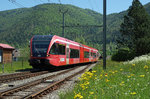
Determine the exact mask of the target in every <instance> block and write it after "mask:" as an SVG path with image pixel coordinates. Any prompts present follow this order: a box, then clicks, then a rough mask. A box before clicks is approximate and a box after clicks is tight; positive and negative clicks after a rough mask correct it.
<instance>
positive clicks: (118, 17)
mask: <svg viewBox="0 0 150 99" xmlns="http://www.w3.org/2000/svg"><path fill="white" fill-rule="evenodd" d="M145 8H146V11H147V12H148V13H149V14H150V3H148V4H146V5H145ZM60 10H61V12H62V11H66V10H68V12H67V13H66V14H65V25H69V26H73V25H78V24H79V25H87V26H88V25H102V15H101V14H99V13H97V12H95V11H92V10H89V9H81V8H79V7H76V6H72V5H60V4H42V5H37V6H35V7H32V8H23V9H14V10H9V11H1V12H0V41H1V42H3V43H8V44H11V45H14V46H16V47H19V46H26V44H27V43H28V41H29V40H30V38H31V37H32V36H33V35H37V34H39V35H40V34H43V35H49V34H52V35H59V36H62V13H61V12H60ZM126 14H127V11H123V12H120V13H114V14H110V15H108V16H107V43H110V42H115V40H116V37H117V36H118V35H119V34H120V32H119V28H120V24H121V23H122V22H123V17H124V15H126ZM65 37H66V38H68V39H71V40H77V41H81V42H82V41H85V42H86V43H87V44H88V45H91V46H93V44H94V45H97V46H96V47H101V45H99V44H102V27H101V28H97V27H66V28H65Z"/></svg>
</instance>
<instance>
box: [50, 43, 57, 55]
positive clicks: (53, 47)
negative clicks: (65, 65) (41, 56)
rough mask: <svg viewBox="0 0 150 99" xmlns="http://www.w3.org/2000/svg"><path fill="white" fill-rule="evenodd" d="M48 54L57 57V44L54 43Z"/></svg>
mask: <svg viewBox="0 0 150 99" xmlns="http://www.w3.org/2000/svg"><path fill="white" fill-rule="evenodd" d="M50 54H53V55H58V44H57V43H54V44H53V45H52V47H51V50H50Z"/></svg>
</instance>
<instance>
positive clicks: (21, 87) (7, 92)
mask: <svg viewBox="0 0 150 99" xmlns="http://www.w3.org/2000/svg"><path fill="white" fill-rule="evenodd" d="M76 68H78V67H74V68H71V69H69V70H66V71H62V72H60V73H57V74H54V75H51V76H48V77H44V78H41V79H38V80H34V81H31V82H28V83H25V84H22V85H19V86H15V87H13V88H10V89H6V90H3V91H0V98H2V97H3V96H6V95H10V94H13V93H15V92H18V91H21V90H24V89H27V88H29V87H31V86H32V87H33V86H35V85H38V84H40V83H42V82H44V81H46V80H47V79H51V78H54V77H56V76H58V75H61V74H64V73H67V72H69V71H72V70H74V69H76Z"/></svg>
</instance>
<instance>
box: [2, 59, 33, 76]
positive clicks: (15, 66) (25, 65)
mask: <svg viewBox="0 0 150 99" xmlns="http://www.w3.org/2000/svg"><path fill="white" fill-rule="evenodd" d="M3 65H4V66H3ZM3 67H4V69H3ZM31 68H32V67H31V66H30V65H29V62H28V61H17V62H12V63H7V64H0V74H2V73H3V70H4V73H13V72H16V71H19V70H20V71H21V70H25V69H31Z"/></svg>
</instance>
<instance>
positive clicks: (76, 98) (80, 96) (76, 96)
mask: <svg viewBox="0 0 150 99" xmlns="http://www.w3.org/2000/svg"><path fill="white" fill-rule="evenodd" d="M78 98H79V99H82V98H83V96H82V95H81V93H78V94H76V95H75V96H74V99H78Z"/></svg>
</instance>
